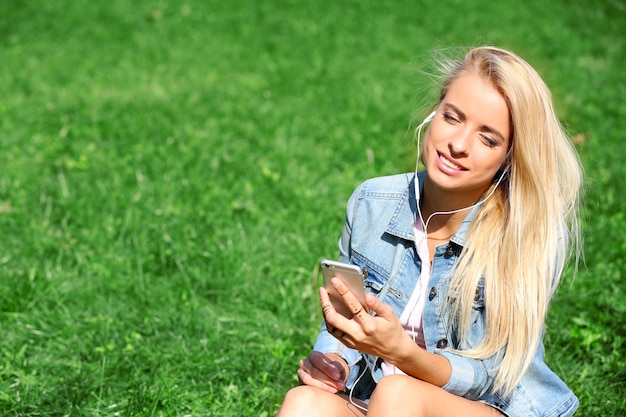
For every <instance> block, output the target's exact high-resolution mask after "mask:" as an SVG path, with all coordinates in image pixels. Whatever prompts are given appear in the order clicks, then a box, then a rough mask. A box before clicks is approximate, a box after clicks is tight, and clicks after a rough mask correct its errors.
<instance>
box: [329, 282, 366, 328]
mask: <svg viewBox="0 0 626 417" xmlns="http://www.w3.org/2000/svg"><path fill="white" fill-rule="evenodd" d="M331 283H332V284H333V286H334V287H335V289H336V290H337V292H338V293H339V295H341V297H342V298H343V302H344V304H345V305H346V307H348V309H349V310H350V312H351V313H352V316H353V318H354V317H355V316H358V317H359V318H362V314H363V305H362V304H361V302H360V301H359V300H358V298H356V296H355V295H354V294H352V292H351V291H350V289H349V288H348V287H347V286H346V284H344V283H343V281H342V280H341V279H339V278H337V277H335V278H333V279H332V280H331Z"/></svg>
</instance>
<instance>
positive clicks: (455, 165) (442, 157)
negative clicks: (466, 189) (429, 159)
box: [439, 153, 467, 171]
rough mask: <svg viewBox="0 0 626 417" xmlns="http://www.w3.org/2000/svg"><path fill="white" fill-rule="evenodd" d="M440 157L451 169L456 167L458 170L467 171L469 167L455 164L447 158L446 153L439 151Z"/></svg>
mask: <svg viewBox="0 0 626 417" xmlns="http://www.w3.org/2000/svg"><path fill="white" fill-rule="evenodd" d="M439 159H440V160H441V163H442V164H444V165H445V166H446V167H448V168H450V169H454V170H456V171H467V168H465V167H462V166H461V165H457V164H455V163H454V162H452V161H451V160H449V159H448V158H446V157H445V155H443V154H441V153H439Z"/></svg>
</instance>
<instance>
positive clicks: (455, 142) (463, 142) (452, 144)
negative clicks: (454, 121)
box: [448, 130, 471, 157]
mask: <svg viewBox="0 0 626 417" xmlns="http://www.w3.org/2000/svg"><path fill="white" fill-rule="evenodd" d="M470 139H471V136H470V132H468V131H466V130H463V131H460V132H456V134H455V135H454V136H453V137H452V138H451V139H450V141H449V142H448V149H449V150H450V154H451V155H452V156H457V157H458V156H465V155H467V151H468V149H469V144H470Z"/></svg>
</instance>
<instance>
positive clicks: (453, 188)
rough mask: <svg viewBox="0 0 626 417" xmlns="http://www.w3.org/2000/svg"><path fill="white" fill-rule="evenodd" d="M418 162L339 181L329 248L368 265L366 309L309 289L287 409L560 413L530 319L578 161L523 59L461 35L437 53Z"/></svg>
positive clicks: (539, 303) (328, 413) (543, 310)
mask: <svg viewBox="0 0 626 417" xmlns="http://www.w3.org/2000/svg"><path fill="white" fill-rule="evenodd" d="M445 70H446V72H445V74H444V77H445V78H444V81H443V85H442V89H441V94H440V97H439V101H438V103H437V104H436V107H435V111H434V112H433V114H431V115H430V116H429V117H428V118H427V119H426V120H425V121H424V122H423V123H422V124H421V125H420V127H419V128H418V129H417V130H418V132H417V136H418V149H419V148H420V146H419V138H420V136H421V130H422V126H424V125H426V123H430V125H429V127H428V130H427V131H426V132H425V134H424V140H423V142H424V143H423V148H422V149H421V153H422V161H423V163H424V166H425V167H426V169H425V171H423V172H420V173H411V174H403V175H395V176H390V177H384V178H376V179H372V180H369V181H366V182H365V183H363V184H362V185H361V186H360V187H359V188H358V189H357V190H356V191H355V192H354V194H353V195H352V197H351V199H350V201H349V203H348V210H347V216H346V221H345V226H344V230H343V234H342V236H341V239H340V241H339V247H340V261H343V262H346V263H352V264H356V265H359V266H360V267H362V268H363V269H366V270H367V277H366V279H365V285H366V288H367V290H368V294H367V297H366V304H367V307H368V308H369V310H370V311H371V312H372V314H367V313H366V310H364V309H363V306H362V305H360V304H359V302H358V301H357V299H356V297H355V296H354V295H353V294H352V293H351V292H350V291H349V290H348V289H347V287H346V286H345V285H344V284H343V282H342V281H341V280H340V279H337V278H334V279H333V285H334V286H335V287H336V289H337V290H338V291H339V293H340V294H342V297H343V300H344V302H345V304H346V306H347V307H348V308H349V309H350V311H351V312H353V314H354V316H353V317H352V318H351V319H348V318H345V317H344V316H342V315H340V314H338V313H337V311H336V310H335V309H334V307H333V306H332V304H331V303H330V300H329V297H328V293H327V292H326V291H325V290H324V289H321V290H320V300H321V304H322V308H323V312H324V323H323V326H322V330H321V332H320V334H319V336H318V338H317V341H316V343H315V346H314V349H313V351H312V352H311V353H310V354H309V355H308V356H307V358H305V359H303V360H302V361H301V362H300V368H299V370H298V376H299V379H300V382H301V385H300V386H299V387H297V388H294V389H292V390H290V391H289V393H288V394H287V396H286V397H285V400H284V403H283V406H282V408H281V410H280V412H279V416H280V417H287V416H297V417H304V416H320V417H333V416H337V417H339V416H355V415H356V416H361V415H367V416H394V417H401V416H411V417H417V416H455V415H462V416H464V417H472V416H502V415H506V416H510V417H529V416H570V415H572V414H573V413H574V411H575V410H576V408H577V407H578V400H577V398H576V397H575V395H574V394H573V393H572V392H571V391H570V389H569V388H568V387H567V386H566V385H565V384H564V383H563V382H562V381H561V380H560V379H559V377H558V376H557V375H556V374H554V373H553V372H552V371H551V370H550V369H549V368H548V367H547V366H546V364H545V363H544V361H543V356H544V348H543V343H542V336H543V331H544V330H543V326H544V320H545V318H546V314H547V311H548V304H549V301H550V298H551V296H552V295H553V294H554V292H555V290H556V287H557V285H558V283H559V279H560V276H561V273H562V271H563V268H564V264H565V261H566V259H567V255H568V254H569V252H570V251H568V248H569V247H570V246H572V247H574V249H578V246H579V245H578V242H579V241H578V233H579V232H578V224H577V208H578V197H579V188H580V186H581V181H582V172H581V167H580V163H579V160H578V158H577V155H576V153H575V151H574V149H573V147H572V146H571V144H570V141H569V139H568V137H567V136H566V134H565V133H564V131H563V129H562V127H561V125H560V123H559V121H558V119H557V117H556V114H555V112H554V109H553V105H552V100H551V96H550V92H549V90H548V88H547V87H546V85H545V84H544V82H543V81H542V80H541V78H540V77H539V75H538V74H537V73H536V71H535V70H534V69H533V68H532V67H531V66H530V65H528V64H527V63H526V62H525V61H524V60H522V59H521V58H520V57H518V56H516V55H515V54H513V53H511V52H508V51H505V50H502V49H498V48H494V47H480V48H475V49H473V50H471V51H470V52H469V53H468V54H467V55H466V56H465V57H464V58H463V59H462V60H460V61H455V62H451V63H448V64H447V65H446V67H445Z"/></svg>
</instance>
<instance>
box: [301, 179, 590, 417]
mask: <svg viewBox="0 0 626 417" xmlns="http://www.w3.org/2000/svg"><path fill="white" fill-rule="evenodd" d="M414 177H415V175H414V174H412V173H411V174H401V175H394V176H389V177H382V178H375V179H372V180H368V181H366V182H364V183H363V184H361V186H359V187H358V188H357V190H356V191H355V192H354V193H353V195H352V196H351V198H350V201H349V203H348V209H347V215H346V221H345V225H344V230H343V233H342V236H341V239H340V240H339V249H340V256H339V261H341V262H346V263H353V264H356V265H359V266H360V267H362V268H367V272H368V274H367V278H366V280H365V286H366V288H367V290H368V291H370V292H371V293H373V294H375V295H376V296H377V297H378V298H379V299H380V300H382V302H383V303H385V304H387V305H389V306H391V307H392V308H393V310H394V312H395V314H396V315H397V316H398V317H399V316H400V315H401V314H402V311H403V310H404V308H405V306H406V303H407V302H408V300H409V298H410V296H411V293H412V291H413V288H414V286H415V285H416V281H417V278H418V276H419V275H420V270H421V266H422V260H421V259H420V258H419V257H418V256H417V252H416V250H415V245H414V239H413V226H414V222H415V213H416V200H415V193H414V191H413V190H414ZM424 177H425V173H424V172H421V173H420V174H419V183H420V184H423V183H424ZM420 192H421V189H420ZM479 209H480V206H477V207H475V208H473V209H471V211H470V212H469V213H468V215H467V216H466V218H465V220H464V221H463V223H462V224H461V226H460V228H459V230H458V231H457V233H456V234H455V235H454V236H453V237H452V238H451V240H450V242H448V243H447V244H443V245H440V246H438V247H437V248H436V251H435V254H434V260H433V266H432V274H431V277H430V281H429V283H428V288H429V289H428V290H427V291H428V296H427V301H426V305H425V307H424V315H423V324H424V337H425V340H426V348H427V350H428V351H430V352H434V353H436V354H440V355H443V356H445V357H446V358H447V359H448V360H449V361H450V364H451V366H452V375H451V377H450V380H449V381H448V382H447V384H446V385H444V386H443V389H445V390H447V391H449V392H451V393H453V394H456V395H459V396H463V397H466V398H468V399H473V400H479V401H482V402H485V403H487V404H490V405H492V406H493V407H495V408H497V409H499V410H501V411H502V412H503V413H505V414H506V415H508V416H510V417H529V416H537V417H539V416H551V417H556V416H570V415H572V414H573V413H574V411H576V409H577V408H578V399H577V398H576V396H575V395H574V394H573V393H572V391H571V390H570V389H569V388H568V387H567V386H566V385H565V384H564V383H563V381H561V379H559V377H558V376H557V375H556V374H555V373H554V372H552V371H551V370H550V369H549V368H548V367H547V366H546V365H545V363H544V361H543V356H544V349H543V346H540V348H539V349H538V352H537V354H536V357H535V358H534V361H533V363H532V364H531V366H530V368H529V369H528V370H527V372H526V373H525V374H524V376H523V378H522V380H521V382H520V383H519V385H518V386H517V388H516V389H515V392H514V393H513V394H512V395H511V396H510V397H509V398H500V397H499V396H498V395H496V394H494V393H493V391H492V390H491V386H492V383H493V379H494V377H495V370H496V369H497V366H498V364H499V360H500V358H501V355H495V356H494V357H492V358H489V359H486V360H476V359H471V358H467V357H464V356H462V355H459V354H455V353H453V352H452V351H451V348H456V349H461V350H462V349H467V348H469V347H470V346H472V345H476V344H478V343H479V342H480V341H481V340H482V338H483V337H484V331H485V310H484V298H483V291H482V286H480V285H479V288H477V291H476V300H475V303H474V314H475V316H476V320H475V323H474V324H473V326H472V328H471V330H470V335H469V337H468V342H467V343H468V346H460V345H459V343H458V340H457V337H456V335H455V334H454V333H453V332H451V329H449V328H448V316H447V313H446V311H444V303H445V295H446V293H447V291H448V287H449V284H450V280H451V278H452V274H453V272H454V268H455V264H456V261H457V259H458V257H459V255H460V253H461V249H462V247H463V245H464V243H465V236H466V234H467V230H468V228H469V225H470V223H471V221H472V219H473V218H474V217H475V215H476V212H477V211H478V210H479ZM313 349H314V350H317V351H320V352H324V353H330V352H333V353H337V354H339V355H340V356H342V357H343V358H344V359H345V360H346V361H347V363H348V365H349V366H350V375H349V377H348V381H347V387H348V389H350V388H352V387H353V386H354V384H355V382H357V380H358V378H359V377H360V376H361V375H362V372H363V371H365V369H364V368H363V367H364V366H367V370H368V371H369V373H370V374H371V375H367V377H368V378H364V379H362V380H370V379H371V380H373V381H375V382H376V381H379V380H380V379H381V378H382V376H383V374H382V371H381V369H380V362H381V361H380V359H379V358H377V357H374V356H371V355H366V354H362V353H360V352H358V351H356V350H353V349H349V348H347V347H345V346H344V345H342V344H341V342H339V341H338V340H337V339H335V338H334V337H333V336H332V335H330V334H329V333H328V331H327V330H326V325H325V323H322V327H321V331H320V333H319V335H318V337H317V340H316V342H315V346H314V348H313ZM358 383H360V382H358ZM360 388H361V387H358V389H356V390H355V392H363V390H362V389H360ZM366 391H367V390H366ZM369 395H371V390H369V392H365V393H363V394H362V395H361V398H362V399H367V398H368V397H369Z"/></svg>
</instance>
